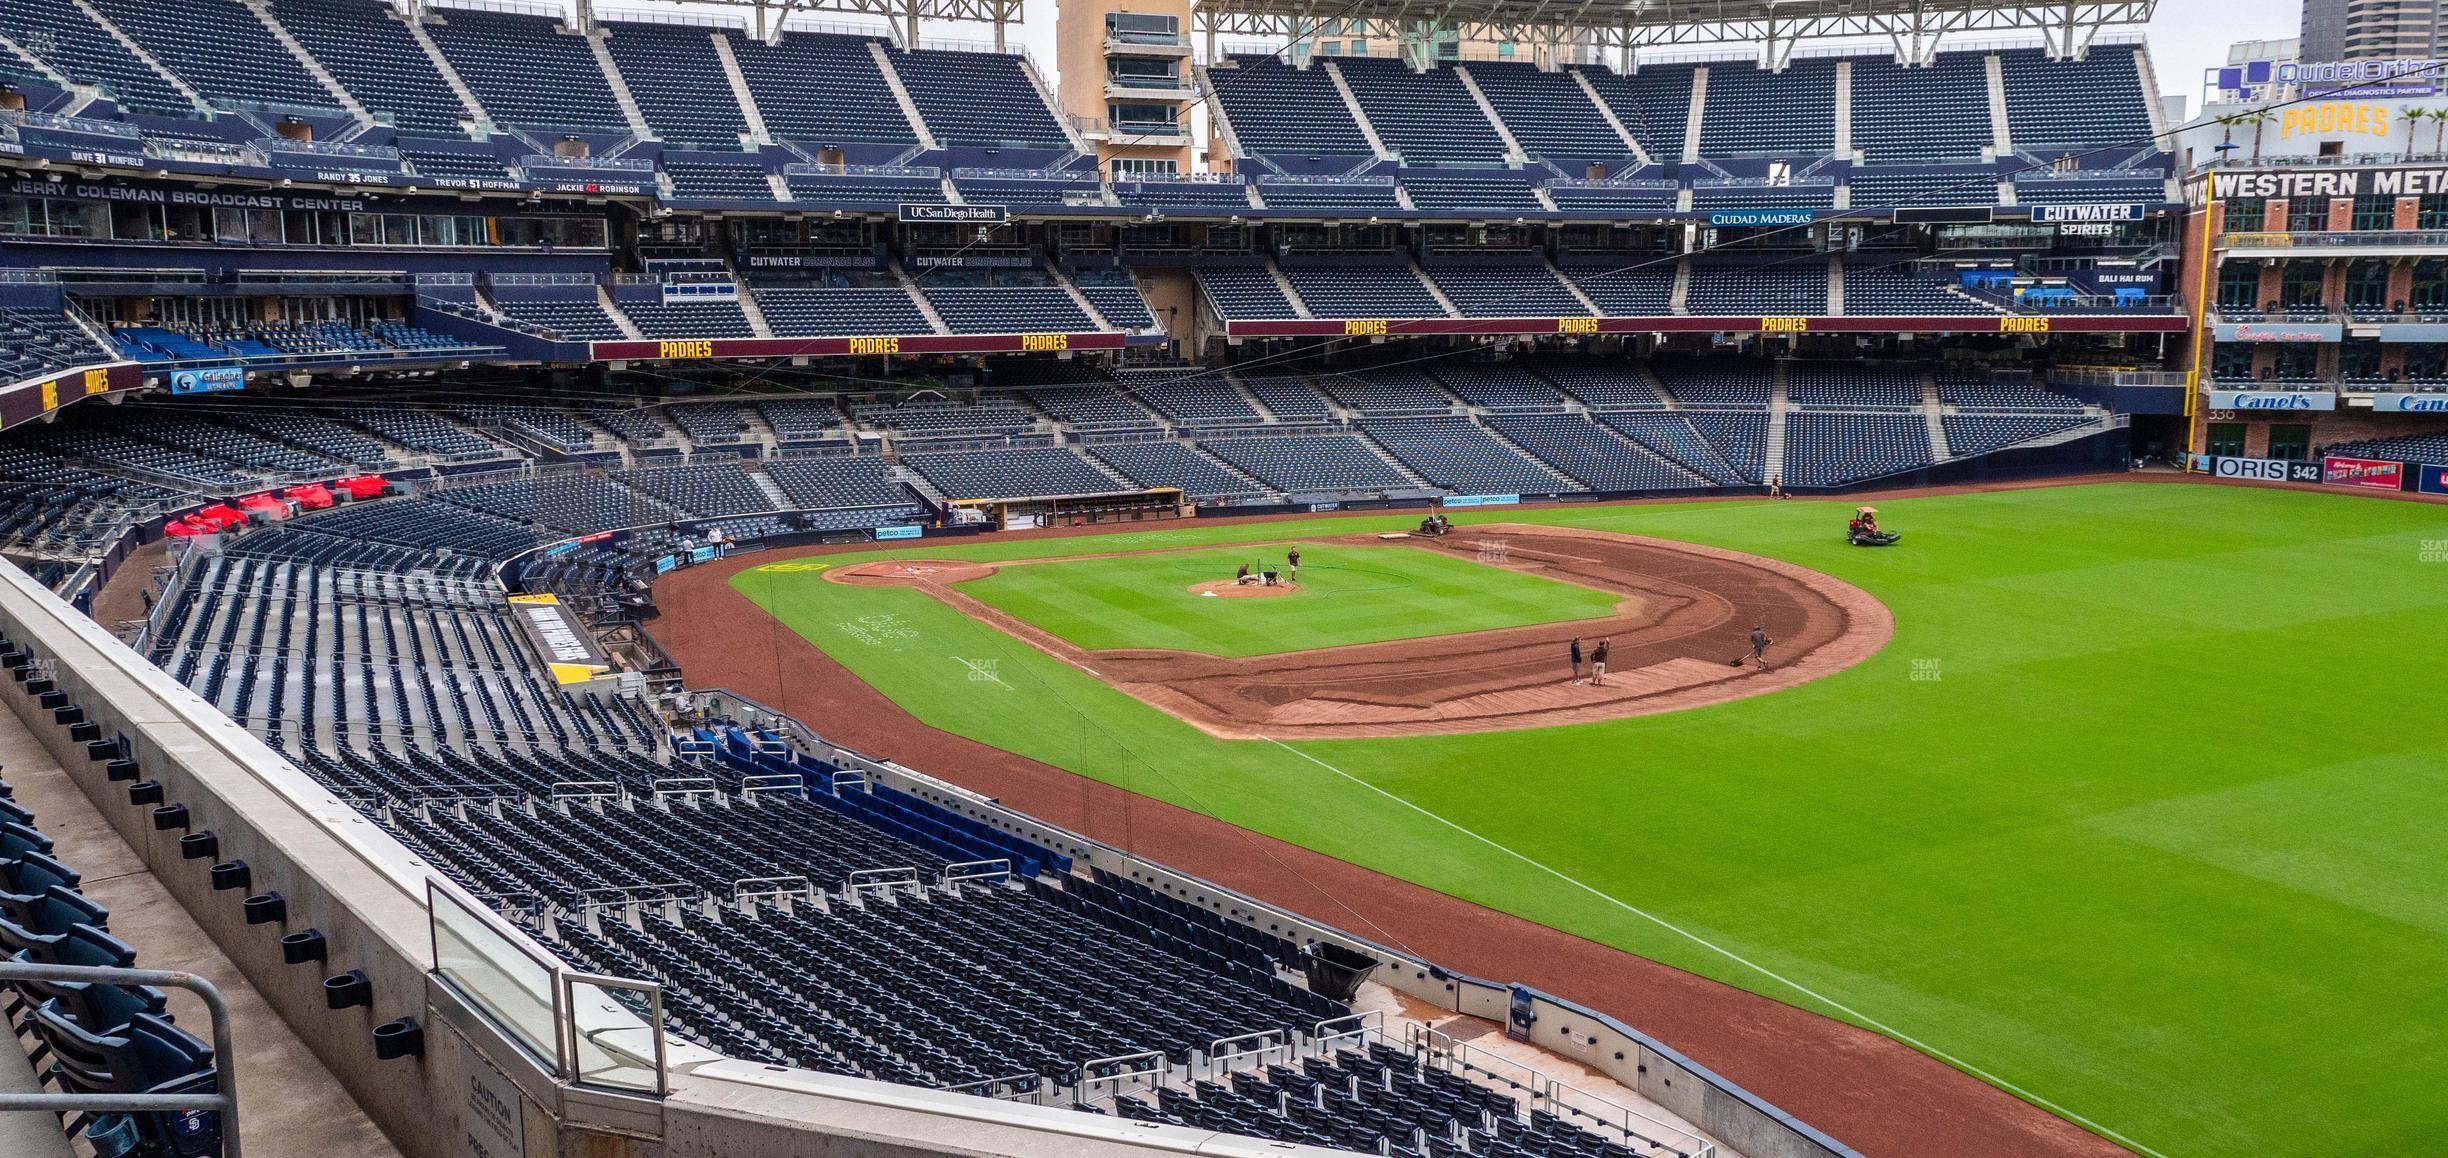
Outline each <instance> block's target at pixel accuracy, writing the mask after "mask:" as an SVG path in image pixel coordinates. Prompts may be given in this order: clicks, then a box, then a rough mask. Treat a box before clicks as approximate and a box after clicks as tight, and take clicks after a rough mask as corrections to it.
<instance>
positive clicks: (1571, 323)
mask: <svg viewBox="0 0 2448 1158" xmlns="http://www.w3.org/2000/svg"><path fill="white" fill-rule="evenodd" d="M1556 332H1557V333H1559V334H1595V333H1597V332H1598V319H1596V318H1557V319H1556Z"/></svg>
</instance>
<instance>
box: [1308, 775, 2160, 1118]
mask: <svg viewBox="0 0 2448 1158" xmlns="http://www.w3.org/2000/svg"><path fill="white" fill-rule="evenodd" d="M1259 739H1261V740H1265V741H1266V742H1267V743H1270V744H1273V745H1275V746H1276V747H1278V748H1281V749H1283V750H1284V751H1286V752H1290V753H1292V754H1293V755H1295V756H1298V757H1300V758H1301V759H1303V760H1307V761H1308V762H1310V763H1312V764H1315V765H1317V766H1318V767H1320V768H1324V769H1325V770H1327V771H1329V772H1332V773H1334V774H1335V775H1337V776H1340V777H1342V778H1344V779H1345V780H1349V781H1351V782H1352V783H1354V784H1357V785H1359V786H1360V787H1362V788H1366V789H1368V790H1369V791H1371V792H1374V793H1376V794H1377V795H1379V796H1383V797H1385V798H1386V799H1388V800H1391V801H1393V802H1394V803H1396V804H1399V805H1402V806H1403V807H1405V808H1408V809H1410V810H1411V811H1413V812H1416V813H1419V814H1420V815H1421V816H1425V817H1427V818H1428V819H1430V820H1433V821H1436V822H1437V823H1438V824H1442V825H1444V826H1445V827H1447V828H1450V829H1452V830H1454V831H1455V832H1458V833H1461V834H1462V835H1464V836H1467V837H1469V838H1471V839H1472V840H1475V841H1478V842H1479V843H1481V844H1484V845H1486V846H1488V847H1489V848H1492V849H1495V850H1496V851H1498V852H1501V853H1503V854H1505V855H1506V856H1509V857H1512V858H1513V859H1515V860H1518V861H1520V862H1522V863H1523V864H1526V865H1529V866H1530V867H1531V868H1534V869H1537V870H1538V871H1540V872H1543V873H1546V874H1547V875H1548V876H1551V877H1554V878H1555V879H1557V880H1560V881H1562V882H1564V883H1565V884H1568V885H1571V886H1572V887H1574V888H1576V889H1580V890H1581V891H1582V892H1585V893H1588V894H1589V895H1591V896H1593V897H1596V898H1598V899H1599V900H1602V901H1605V902H1606V903H1608V904H1610V905H1613V906H1615V907H1616V908H1619V909H1622V910H1623V911H1625V912H1627V913H1630V914H1632V915H1633V916H1635V917H1639V918H1640V919H1642V920H1644V921H1648V922H1649V923H1651V924H1654V925H1656V926H1658V927H1659V928H1661V929H1664V930H1666V931H1667V932H1670V933H1673V934H1675V935H1676V936H1678V937H1682V938H1684V939H1685V940H1688V941H1690V942H1691V943H1693V944H1695V945H1698V946H1700V947H1701V948H1703V949H1706V950H1708V951H1710V952H1712V953H1715V954H1718V955H1719V956H1722V957H1724V958H1725V959H1726V960H1729V961H1732V962H1734V963H1735V964H1737V965H1740V966H1742V967H1743V968H1745V969H1749V970H1751V971H1752V972H1754V973H1757V974H1759V975H1760V976H1762V977H1765V978H1768V979H1769V980H1771V981H1774V982H1776V983H1777V984H1779V985H1782V986H1784V987H1786V988H1788V989H1791V990H1793V991H1794V992H1796V993H1799V994H1801V995H1803V996H1805V997H1808V998H1810V999H1811V1000H1813V1001H1816V1002H1818V1003H1820V1004H1821V1005H1825V1006H1827V1007H1828V1008H1829V1009H1833V1010H1835V1011H1837V1012H1838V1013H1842V1014H1844V1015H1845V1016H1846V1017H1850V1018H1852V1019H1853V1020H1854V1022H1855V1023H1857V1024H1859V1025H1863V1026H1866V1027H1868V1028H1870V1029H1874V1030H1877V1031H1878V1032H1880V1033H1883V1034H1886V1035H1887V1036H1888V1037H1891V1038H1894V1039H1895V1040H1897V1041H1900V1042H1903V1043H1904V1044H1905V1045H1908V1046H1911V1047H1913V1048H1914V1049H1917V1050H1920V1051H1921V1052H1923V1053H1925V1054H1928V1055H1930V1056H1931V1057H1934V1058H1937V1059H1938V1060H1939V1061H1942V1062H1945V1063H1947V1064H1948V1065H1951V1066H1954V1067H1955V1068H1956V1069H1959V1070H1962V1071H1964V1072H1965V1073H1968V1074H1970V1075H1972V1076H1973V1077H1976V1078H1979V1079H1980V1080H1982V1081H1984V1082H1987V1083H1989V1084H1990V1085H1993V1086H1996V1087H1998V1088H1999V1089H2002V1090H2005V1091H2006V1092H2008V1093H2010V1094H2013V1095H2015V1096H2016V1097H2019V1098H2021V1099H2023V1100H2024V1101H2027V1102H2030V1103H2031V1104H2033V1105H2035V1106H2038V1107H2040V1108H2041V1109H2044V1110H2047V1111H2048V1112H2050V1113H2052V1114H2055V1115H2057V1116H2058V1117H2060V1118H2064V1119H2065V1120H2067V1121H2069V1122H2073V1123H2075V1124H2077V1125H2080V1126H2082V1127H2083V1128H2084V1129H2086V1130H2089V1131H2091V1132H2092V1133H2094V1134H2098V1135H2099V1136H2101V1137H2103V1138H2106V1139H2108V1140H2109V1141H2111V1142H2114V1143H2116V1144H2117V1145H2120V1146H2123V1147H2125V1148H2126V1149H2128V1150H2132V1151H2135V1152H2136V1153H2140V1154H2147V1155H2150V1156H2151V1158H2168V1156H2167V1155H2165V1154H2162V1153H2160V1152H2159V1151H2157V1150H2153V1149H2151V1148H2150V1147H2148V1146H2145V1145H2143V1144H2142V1143H2140V1142H2136V1141H2134V1140H2133V1139H2131V1138H2128V1137H2126V1136H2125V1135H2123V1134H2119V1133H2117V1132H2116V1131H2114V1130H2111V1129H2109V1128H2108V1127H2106V1126H2103V1125H2101V1124H2099V1123H2098V1122H2094V1121H2092V1120H2091V1119H2089V1118H2086V1117H2083V1116H2082V1115H2080V1114H2077V1113H2075V1112H2074V1111H2072V1110H2069V1109H2066V1108H2065V1107H2063V1106H2060V1105H2058V1104H2057V1103H2055V1102H2052V1101H2050V1100H2048V1099H2047V1098H2044V1097H2041V1096H2040V1095H2038V1094H2035V1093H2033V1092H2031V1091H2030V1090H2027V1089H2024V1088H2023V1087H2021V1086H2018V1085H2016V1084H2014V1083H2013V1082H2010V1081H2007V1080H2006V1079H2004V1078H2001V1077H1999V1076H1997V1075H1996V1074H1993V1073H1990V1072H1989V1071H1987V1070H1984V1069H1982V1068H1980V1067H1979V1066H1976V1065H1973V1064H1972V1063H1970V1062H1968V1061H1965V1060H1963V1059H1962V1058H1959V1057H1956V1056H1954V1055H1953V1054H1950V1053H1948V1052H1946V1051H1945V1050H1942V1049H1939V1048H1938V1047H1936V1046H1934V1045H1931V1044H1929V1043H1928V1042H1925V1041H1922V1040H1920V1039H1918V1038H1916V1037H1913V1036H1912V1035H1911V1034H1908V1033H1905V1032H1904V1031H1903V1030H1900V1029H1897V1028H1896V1027H1894V1026H1892V1025H1888V1024H1887V1023H1885V1022H1883V1021H1880V1020H1879V1019H1877V1018H1875V1017H1872V1016H1870V1015H1869V1014H1866V1013H1863V1012H1862V1011H1860V1010H1858V1009H1855V1008H1853V1007H1852V1006H1850V1005H1847V1004H1845V1003H1844V1002H1841V1001H1838V1000H1836V999H1835V998H1833V997H1830V996H1828V995H1827V994H1824V993H1821V992H1819V991H1818V990H1816V989H1813V988H1811V987H1810V986H1808V985H1804V984H1802V983H1801V982H1799V981H1796V980H1794V979H1793V978H1791V977H1787V976H1785V975H1784V974H1782V973H1779V972H1777V971H1776V970H1774V969H1770V968H1769V967H1767V966H1765V965H1762V964H1760V963H1759V962H1757V961H1753V960H1751V959H1750V958H1748V957H1745V956H1743V955H1742V954H1740V953H1737V952H1735V951H1734V950H1732V949H1728V948H1726V947H1725V946H1723V945H1720V944H1718V943H1716V942H1715V941H1711V940H1709V939H1708V938H1706V937H1703V936H1701V935H1700V934H1698V933H1694V932H1692V931H1691V930H1689V929H1686V928H1684V927H1682V926H1681V925H1677V924H1675V923H1674V922H1672V921H1669V920H1667V919H1666V918H1664V917H1661V916H1658V915H1657V914H1656V913H1652V912H1650V911H1648V910H1647V909H1643V908H1641V907H1640V906H1638V905H1635V904H1632V903H1631V902H1629V901H1625V900H1623V899H1622V898H1620V897H1617V896H1615V895H1614V894H1612V893H1609V892H1606V891H1604V890H1601V889H1599V888H1597V887H1596V886H1594V885H1591V884H1589V883H1588V882H1585V881H1583V880H1582V879H1580V878H1579V877H1576V876H1573V875H1571V874H1569V873H1566V872H1564V871H1562V870H1560V869H1555V868H1550V867H1548V866H1547V865H1545V864H1542V863H1540V862H1539V861H1536V860H1533V859H1531V858H1530V857H1528V856H1526V855H1524V854H1522V853H1520V852H1516V851H1514V850H1513V849H1512V848H1510V847H1508V846H1506V845H1503V844H1500V843H1498V842H1496V841H1495V840H1493V839H1491V838H1489V837H1486V836H1482V835H1480V834H1479V833H1477V832H1474V831H1472V830H1471V829H1468V828H1464V827H1463V826H1461V825H1459V824H1456V823H1454V822H1453V821H1451V820H1447V819H1446V818H1444V817H1443V816H1440V815H1438V814H1436V813H1435V812H1431V811H1429V810H1428V809H1426V808H1422V807H1421V806H1419V805H1417V804H1414V803H1412V802H1411V801H1409V800H1407V799H1404V798H1403V797H1400V796H1397V795H1395V794H1393V793H1391V792H1388V791H1386V790H1385V789H1383V788H1380V787H1378V786H1377V785H1375V784H1371V783H1369V782H1368V781H1366V780H1363V779H1361V778H1359V777H1357V776H1354V775H1352V774H1351V773H1349V772H1346V771H1344V770H1342V769H1341V768H1337V767H1335V766H1334V765H1332V764H1329V763H1327V762H1326V761H1324V760H1320V759H1318V758H1317V757H1315V756H1312V755H1310V754H1309V753H1307V752H1303V751H1301V750H1300V749H1298V748H1295V747H1293V746H1292V745H1290V744H1286V743H1284V742H1283V741H1281V740H1278V739H1276V738H1275V737H1273V736H1260V737H1259Z"/></svg>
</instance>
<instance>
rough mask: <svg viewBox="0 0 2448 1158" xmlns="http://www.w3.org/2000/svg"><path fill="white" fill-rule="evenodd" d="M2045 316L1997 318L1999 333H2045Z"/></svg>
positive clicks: (2046, 329)
mask: <svg viewBox="0 0 2448 1158" xmlns="http://www.w3.org/2000/svg"><path fill="white" fill-rule="evenodd" d="M2048 324H2049V320H2048V319H2047V318H1999V319H1998V332H1999V333H2001V334H2045V333H2047V332H2049V328H2048Z"/></svg>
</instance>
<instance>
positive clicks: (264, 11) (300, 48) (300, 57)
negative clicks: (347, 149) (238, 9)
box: [246, 0, 374, 124]
mask: <svg viewBox="0 0 2448 1158" xmlns="http://www.w3.org/2000/svg"><path fill="white" fill-rule="evenodd" d="M246 8H247V11H249V12H252V13H254V14H255V19H256V20H258V21H261V22H262V23H263V26H264V31H266V32H269V33H271V34H272V39H274V40H277V41H279V42H280V46H281V47H282V48H286V49H288V50H289V55H291V56H294V57H296V58H297V62H298V67H300V68H303V69H305V70H306V75H308V76H311V77H313V78H315V83H316V84H319V85H322V86H323V89H324V91H326V92H328V93H330V94H331V95H332V99H333V100H336V101H339V102H340V107H341V108H344V109H347V110H348V112H349V115H350V116H352V117H355V118H357V120H358V122H359V123H361V124H370V123H372V122H373V120H374V114H373V113H370V112H367V111H366V107H365V106H364V105H361V104H358V103H357V98H356V97H355V96H352V95H350V93H349V90H348V89H346V88H344V87H342V86H341V84H340V78H339V77H336V76H333V75H332V74H331V71H330V70H328V69H326V68H324V67H323V62H322V61H319V60H316V59H315V58H314V54H313V53H311V52H308V51H306V46H305V45H303V44H300V43H298V39H297V37H295V36H291V35H290V34H289V30H288V29H287V28H284V27H282V26H281V22H280V18H279V17H277V16H274V15H273V14H272V6H271V5H270V4H267V3H265V2H264V0H247V6H246Z"/></svg>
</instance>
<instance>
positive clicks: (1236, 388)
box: [1216, 370, 1283, 423]
mask: <svg viewBox="0 0 2448 1158" xmlns="http://www.w3.org/2000/svg"><path fill="white" fill-rule="evenodd" d="M1216 376H1217V377H1220V378H1222V379H1224V381H1225V382H1226V383H1227V384H1229V385H1230V386H1231V387H1232V388H1233V393H1235V394H1239V395H1240V396H1241V402H1242V404H1243V405H1246V406H1248V407H1249V408H1250V409H1251V410H1254V411H1257V412H1258V421H1259V422H1261V423H1267V422H1282V421H1283V419H1282V418H1281V417H1280V416H1278V415H1277V414H1276V413H1275V412H1274V411H1273V410H1271V409H1268V407H1267V404H1266V403H1265V402H1263V401H1261V400H1260V399H1259V397H1258V394H1257V392H1256V391H1253V390H1251V389H1250V388H1249V383H1247V382H1243V381H1242V380H1241V375H1240V374H1239V373H1238V372H1235V371H1232V370H1220V371H1217V373H1216Z"/></svg>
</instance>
